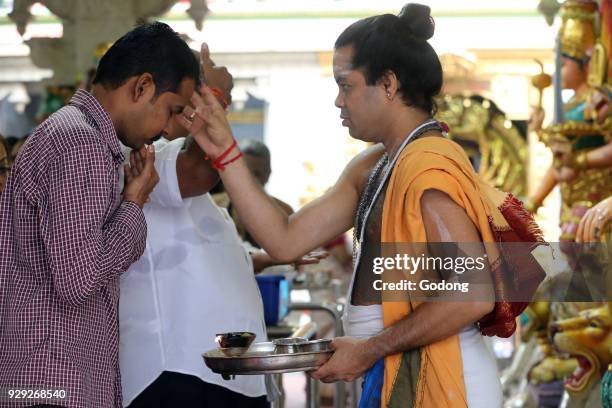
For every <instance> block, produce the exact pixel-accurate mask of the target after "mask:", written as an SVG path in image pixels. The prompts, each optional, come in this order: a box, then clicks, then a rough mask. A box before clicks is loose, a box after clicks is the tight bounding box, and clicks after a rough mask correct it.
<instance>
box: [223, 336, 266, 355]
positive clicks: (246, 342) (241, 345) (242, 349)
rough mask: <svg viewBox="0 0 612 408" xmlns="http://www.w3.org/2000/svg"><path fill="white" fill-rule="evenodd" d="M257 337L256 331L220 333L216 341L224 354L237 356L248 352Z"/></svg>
mask: <svg viewBox="0 0 612 408" xmlns="http://www.w3.org/2000/svg"><path fill="white" fill-rule="evenodd" d="M255 337H256V335H255V333H251V332H230V333H218V334H217V335H216V337H215V341H216V342H217V344H218V345H219V350H221V352H223V354H225V355H226V356H229V357H235V356H239V355H242V354H244V353H246V352H247V350H248V349H249V347H250V346H251V344H252V343H253V341H254V340H255Z"/></svg>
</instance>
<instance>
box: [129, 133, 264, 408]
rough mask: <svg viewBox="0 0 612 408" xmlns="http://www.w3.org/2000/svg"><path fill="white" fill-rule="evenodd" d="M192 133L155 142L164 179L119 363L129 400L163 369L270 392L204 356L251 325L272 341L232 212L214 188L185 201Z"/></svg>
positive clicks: (135, 271) (135, 276) (151, 210)
mask: <svg viewBox="0 0 612 408" xmlns="http://www.w3.org/2000/svg"><path fill="white" fill-rule="evenodd" d="M183 144H184V139H182V138H181V139H177V140H174V141H171V142H168V141H166V140H160V141H158V142H156V143H155V150H156V153H155V154H156V159H155V168H156V169H157V172H158V173H159V177H160V181H159V184H158V185H157V186H156V187H155V189H154V190H153V192H152V194H151V201H150V202H149V203H147V205H145V208H144V214H145V218H146V220H147V229H148V234H147V246H146V249H145V253H144V254H143V256H142V257H141V258H140V259H139V260H138V262H136V263H134V264H133V265H132V266H131V267H130V269H129V270H128V272H126V273H124V274H123V275H122V277H121V297H120V305H119V330H120V349H119V362H120V368H121V381H122V388H123V403H124V405H129V404H130V403H131V402H132V400H133V399H134V398H135V397H136V396H137V395H138V394H140V393H141V392H142V391H144V389H145V388H147V387H148V386H149V385H150V384H151V383H152V382H153V381H154V380H155V379H156V378H157V377H158V376H159V375H160V374H161V373H162V372H163V371H173V372H179V373H184V374H191V375H195V376H197V377H199V378H201V379H202V380H203V381H205V382H207V383H213V384H217V385H220V386H222V387H225V388H227V389H230V390H232V391H235V392H238V393H241V394H243V395H246V396H249V397H258V396H262V395H265V394H266V390H265V385H264V378H263V376H237V377H236V379H235V380H231V381H225V380H223V379H222V378H221V376H220V375H218V374H214V373H213V372H212V371H210V369H209V368H208V367H206V365H205V364H204V360H203V359H202V356H201V354H202V353H203V352H205V351H207V350H210V349H213V348H215V347H217V345H216V343H215V341H214V340H215V334H216V333H221V332H230V331H251V332H253V333H255V334H256V335H257V339H256V341H266V339H267V337H266V331H265V323H264V314H263V305H262V300H261V294H260V292H259V288H258V286H257V283H256V281H255V276H254V273H253V266H252V263H251V258H250V256H249V255H248V254H247V252H246V251H245V250H244V248H243V246H242V244H241V240H240V238H239V237H238V234H237V232H236V228H235V226H234V223H233V222H232V220H231V218H230V217H229V215H228V214H227V211H225V210H223V209H221V208H219V207H217V206H216V205H215V204H214V202H213V200H212V198H211V197H210V195H209V194H204V195H201V196H198V197H193V198H191V199H182V198H181V194H180V191H179V186H178V178H177V173H176V160H177V156H178V153H179V151H180V150H181V148H182V146H183Z"/></svg>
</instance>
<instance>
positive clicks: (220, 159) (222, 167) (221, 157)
mask: <svg viewBox="0 0 612 408" xmlns="http://www.w3.org/2000/svg"><path fill="white" fill-rule="evenodd" d="M237 145H238V142H237V141H236V140H235V139H234V143H232V144H231V146H230V147H228V148H227V150H226V151H224V152H223V153H221V155H219V157H217V158H216V159H215V160H213V162H212V166H213V168H215V169H217V170H225V166H226V165H228V164H230V163H233V162H235V161H236V160H238V159H239V158H240V157H241V156H242V152H238V155H237V156H236V157H234V158H232V159H230V160H229V161H227V162H225V163H223V160H225V158H226V157H227V156H229V154H230V153H231V152H232V151H233V150H234V148H235V147H236V146H237ZM204 158H205V159H206V160H210V157H208V155H206V156H204Z"/></svg>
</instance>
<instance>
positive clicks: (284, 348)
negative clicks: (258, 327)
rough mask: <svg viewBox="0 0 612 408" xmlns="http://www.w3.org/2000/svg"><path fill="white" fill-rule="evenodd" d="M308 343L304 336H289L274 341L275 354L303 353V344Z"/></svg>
mask: <svg viewBox="0 0 612 408" xmlns="http://www.w3.org/2000/svg"><path fill="white" fill-rule="evenodd" d="M306 343H308V340H306V339H305V338H303V337H287V338H284V339H276V340H274V341H272V344H274V354H292V353H301V352H302V350H301V346H302V345H303V344H306Z"/></svg>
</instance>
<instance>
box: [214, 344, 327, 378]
mask: <svg viewBox="0 0 612 408" xmlns="http://www.w3.org/2000/svg"><path fill="white" fill-rule="evenodd" d="M333 353H334V352H333V351H332V350H328V351H311V352H306V353H291V354H274V345H273V344H272V343H271V342H266V343H254V344H252V345H251V347H250V348H249V350H248V351H247V352H246V353H244V354H242V355H240V356H233V357H232V356H227V355H226V354H224V353H223V352H222V351H221V350H219V349H214V350H210V351H207V352H206V353H204V354H202V357H203V358H204V362H205V363H206V365H207V366H208V368H210V369H211V370H212V371H213V372H215V373H217V374H222V375H223V377H224V378H226V377H228V376H230V375H236V374H239V375H254V374H277V373H291V372H295V371H310V370H315V369H317V368H318V367H320V366H322V365H323V364H324V363H325V362H326V361H327V360H329V358H330V357H331V356H332V354H333Z"/></svg>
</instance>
